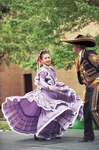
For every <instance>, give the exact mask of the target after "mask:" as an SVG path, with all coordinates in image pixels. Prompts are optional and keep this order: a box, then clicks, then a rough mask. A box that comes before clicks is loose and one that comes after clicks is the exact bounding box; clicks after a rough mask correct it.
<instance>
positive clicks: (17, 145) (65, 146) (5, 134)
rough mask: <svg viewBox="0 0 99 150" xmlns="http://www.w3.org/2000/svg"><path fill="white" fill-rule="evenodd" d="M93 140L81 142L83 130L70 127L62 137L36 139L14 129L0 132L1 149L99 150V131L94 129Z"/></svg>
mask: <svg viewBox="0 0 99 150" xmlns="http://www.w3.org/2000/svg"><path fill="white" fill-rule="evenodd" d="M94 133H95V137H96V138H95V140H94V141H93V142H84V143H80V142H78V140H79V139H80V138H82V137H83V130H77V129H68V130H67V132H64V134H63V136H62V139H51V140H50V141H35V140H34V137H33V135H28V136H25V135H20V134H18V133H16V132H13V131H1V132H0V150H99V131H98V130H94Z"/></svg>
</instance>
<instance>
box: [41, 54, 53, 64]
mask: <svg viewBox="0 0 99 150" xmlns="http://www.w3.org/2000/svg"><path fill="white" fill-rule="evenodd" d="M41 61H42V63H43V64H44V65H46V66H50V64H51V58H50V55H49V54H44V55H43V56H42V60H41Z"/></svg>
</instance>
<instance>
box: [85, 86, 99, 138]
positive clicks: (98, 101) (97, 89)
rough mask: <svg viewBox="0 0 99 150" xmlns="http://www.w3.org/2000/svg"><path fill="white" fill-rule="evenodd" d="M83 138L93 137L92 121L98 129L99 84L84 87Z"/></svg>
mask: <svg viewBox="0 0 99 150" xmlns="http://www.w3.org/2000/svg"><path fill="white" fill-rule="evenodd" d="M83 112H84V137H86V138H89V137H90V138H91V137H93V136H94V132H93V127H92V120H93V121H94V123H95V125H96V127H97V129H99V83H96V84H94V85H92V86H90V87H89V86H88V87H86V94H85V103H84V108H83Z"/></svg>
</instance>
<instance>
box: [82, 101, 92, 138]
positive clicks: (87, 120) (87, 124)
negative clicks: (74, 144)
mask: <svg viewBox="0 0 99 150" xmlns="http://www.w3.org/2000/svg"><path fill="white" fill-rule="evenodd" d="M89 107H90V105H89V102H87V103H84V108H83V112H84V138H88V139H89V138H91V137H94V131H93V126H92V115H91V112H90V108H89Z"/></svg>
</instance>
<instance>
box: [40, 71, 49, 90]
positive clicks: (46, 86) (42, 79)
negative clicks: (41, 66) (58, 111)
mask: <svg viewBox="0 0 99 150" xmlns="http://www.w3.org/2000/svg"><path fill="white" fill-rule="evenodd" d="M47 75H48V73H47V72H45V71H43V72H41V73H40V85H41V86H42V87H43V88H48V86H49V84H48V83H47V82H46V81H45V79H46V76H47Z"/></svg>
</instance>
